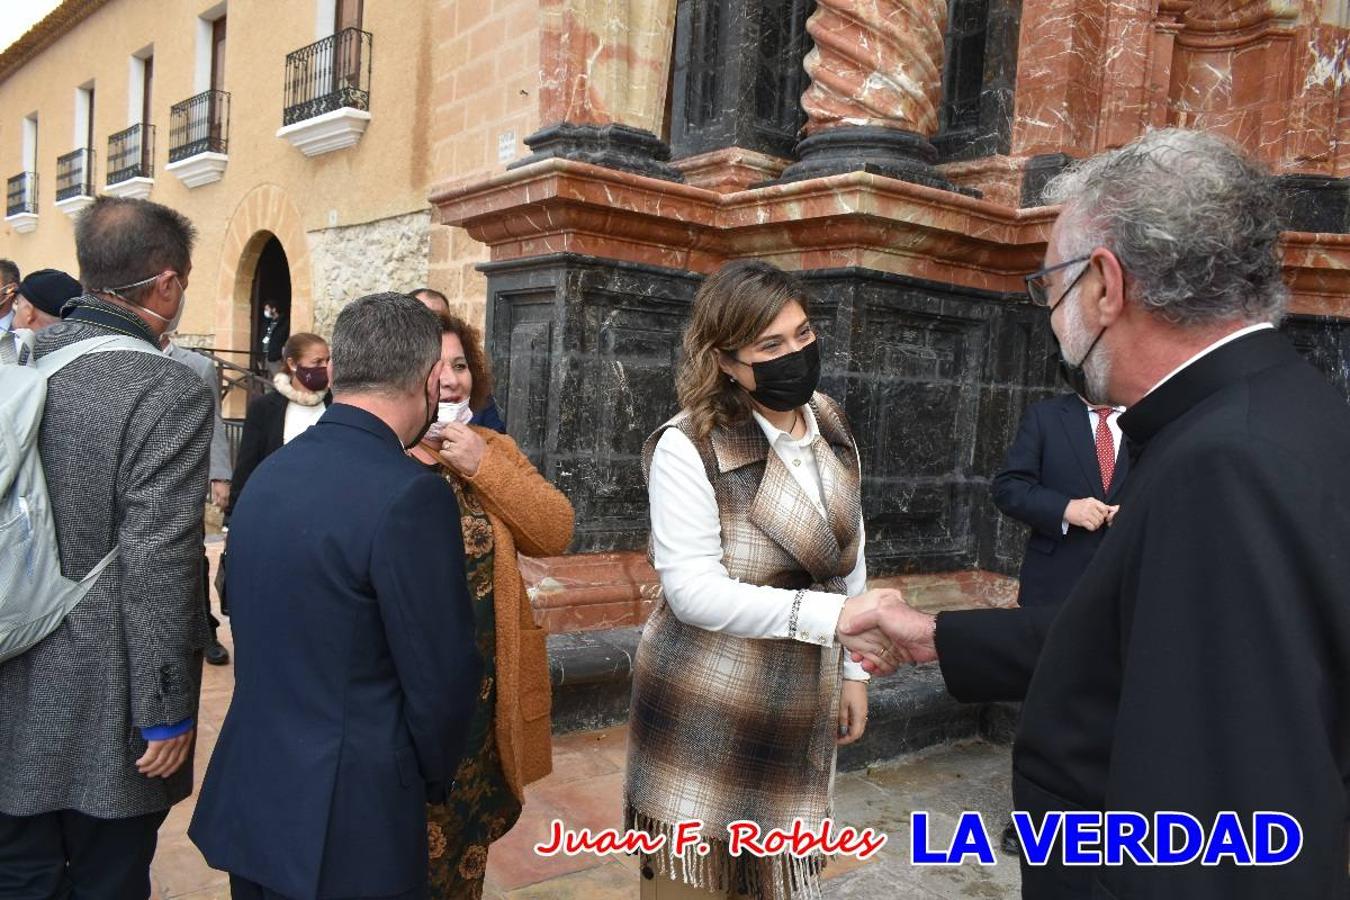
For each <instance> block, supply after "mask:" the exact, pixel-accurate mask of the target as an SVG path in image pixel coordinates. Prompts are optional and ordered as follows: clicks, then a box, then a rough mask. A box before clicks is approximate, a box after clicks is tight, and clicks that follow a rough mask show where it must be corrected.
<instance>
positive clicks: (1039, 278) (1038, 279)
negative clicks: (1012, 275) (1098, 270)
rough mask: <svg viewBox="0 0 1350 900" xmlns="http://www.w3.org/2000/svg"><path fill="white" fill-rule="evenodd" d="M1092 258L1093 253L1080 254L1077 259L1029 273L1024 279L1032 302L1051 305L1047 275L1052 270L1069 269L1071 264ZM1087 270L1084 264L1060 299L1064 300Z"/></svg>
mask: <svg viewBox="0 0 1350 900" xmlns="http://www.w3.org/2000/svg"><path fill="white" fill-rule="evenodd" d="M1091 258H1092V256H1091V254H1089V255H1087V256H1080V257H1077V258H1076V259H1071V260H1068V261H1066V262H1062V263H1059V264H1058V265H1054V266H1047V267H1046V268H1044V269H1041V270H1040V271H1039V272H1032V273H1031V274H1030V275H1027V276H1026V277H1025V278H1023V280H1024V281H1025V282H1026V283H1027V294H1028V295H1029V296H1030V297H1031V302H1032V303H1034V304H1036V305H1037V306H1050V280H1049V278H1048V277H1047V276H1048V275H1050V273H1052V272H1058V271H1059V270H1060V269H1067V268H1068V267H1069V266H1073V265H1077V264H1078V263H1081V262H1087V261H1088V260H1089V259H1091ZM1087 270H1088V267H1087V266H1083V270H1082V271H1081V272H1079V273H1078V274H1077V275H1075V276H1074V279H1073V281H1070V282H1069V286H1068V287H1066V288H1065V289H1064V290H1063V291H1061V292H1060V294H1059V297H1060V300H1063V299H1064V297H1065V296H1067V295H1068V293H1069V291H1071V290H1073V287H1074V285H1076V284H1077V283H1078V279H1080V278H1082V277H1083V272H1086V271H1087ZM1058 305H1059V302H1058V301H1056V302H1055V306H1058ZM1051 309H1052V311H1053V309H1054V307H1051Z"/></svg>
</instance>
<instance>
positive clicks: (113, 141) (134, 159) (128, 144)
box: [108, 124, 155, 184]
mask: <svg viewBox="0 0 1350 900" xmlns="http://www.w3.org/2000/svg"><path fill="white" fill-rule="evenodd" d="M154 177H155V126H153V125H144V124H142V125H132V126H131V127H130V128H124V129H122V130H121V131H119V132H117V133H116V134H114V135H110V136H109V137H108V184H117V183H119V182H122V181H128V180H130V179H132V178H154Z"/></svg>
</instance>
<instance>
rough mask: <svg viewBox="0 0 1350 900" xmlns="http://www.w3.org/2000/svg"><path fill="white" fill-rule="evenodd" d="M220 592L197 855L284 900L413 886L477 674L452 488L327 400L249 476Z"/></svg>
mask: <svg viewBox="0 0 1350 900" xmlns="http://www.w3.org/2000/svg"><path fill="white" fill-rule="evenodd" d="M228 579H229V584H230V594H231V597H232V601H231V613H232V616H231V618H232V624H233V628H234V639H235V688H234V697H233V700H232V702H231V704H230V710H229V712H228V714H227V715H226V717H225V723H224V725H223V726H222V728H221V733H220V739H219V741H218V742H217V744H216V747H215V751H214V753H213V754H212V757H211V764H210V768H209V770H208V771H207V774H206V781H205V783H204V784H203V785H202V791H201V797H200V798H199V799H198V801H197V809H196V814H195V815H194V816H193V821H192V827H191V829H190V831H189V833H190V835H191V836H192V839H193V841H194V842H196V844H197V846H198V847H199V848H201V851H202V853H203V855H204V856H205V857H206V859H207V862H209V863H210V864H211V865H212V866H213V867H215V868H217V869H223V870H226V871H229V872H232V873H235V874H237V875H240V876H242V877H244V878H246V879H248V880H250V881H254V882H257V883H258V884H261V885H264V886H266V887H268V888H270V889H272V890H274V891H277V892H279V893H282V894H285V895H287V896H291V897H297V898H299V897H316V896H317V897H365V896H385V895H389V894H397V893H401V892H404V891H409V890H416V889H418V888H419V887H421V886H423V885H425V881H426V875H427V842H426V812H425V803H426V801H427V799H428V797H429V796H432V797H443V796H444V792H445V789H446V786H448V785H449V783H450V781H451V778H452V776H453V774H454V771H455V767H456V766H457V764H458V761H459V758H460V752H461V750H462V747H463V741H464V737H465V730H466V728H467V725H468V720H469V716H470V714H471V713H472V711H473V708H474V704H475V703H476V701H477V694H478V687H479V678H480V673H481V670H482V662H481V660H480V658H479V656H478V653H477V651H476V650H475V647H474V619H473V612H472V609H471V608H470V604H469V597H468V591H467V587H466V585H465V575H464V545H463V539H462V537H461V533H460V527H459V510H458V508H457V506H456V503H455V496H454V492H453V491H452V490H451V489H450V486H449V485H448V484H446V482H445V481H444V479H442V478H440V477H439V476H438V475H436V474H433V473H431V472H429V471H427V470H425V469H424V468H422V467H421V466H420V465H418V464H417V463H416V462H414V461H412V460H411V459H409V458H408V457H407V456H405V455H404V453H403V448H402V447H401V446H400V444H399V441H398V439H397V437H396V436H395V435H394V433H393V432H392V431H391V430H390V429H389V428H388V427H387V426H386V425H385V424H384V423H383V422H381V421H380V420H379V419H377V418H375V417H374V416H372V415H370V414H369V413H366V412H364V411H362V410H359V409H356V408H355V407H352V406H346V405H342V404H335V405H334V406H332V407H331V408H329V410H328V412H327V413H325V414H324V417H323V418H322V419H321V420H320V421H319V423H318V424H317V425H315V426H314V427H313V428H311V429H309V430H308V431H306V432H305V433H304V434H302V435H301V436H300V437H298V438H296V439H295V440H294V441H292V442H291V443H290V444H288V445H286V447H284V448H283V449H282V450H280V451H278V452H277V453H274V454H273V455H272V456H270V457H269V458H268V459H267V461H266V462H265V463H264V464H263V465H262V466H260V467H259V468H258V470H257V472H255V473H254V475H253V478H252V479H251V481H250V484H249V490H248V493H247V494H245V495H244V496H243V497H242V498H241V499H240V502H239V506H238V508H237V509H236V510H235V512H234V521H233V525H232V527H231V530H230V554H229V564H228Z"/></svg>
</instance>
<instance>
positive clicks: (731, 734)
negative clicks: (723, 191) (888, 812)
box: [624, 393, 861, 898]
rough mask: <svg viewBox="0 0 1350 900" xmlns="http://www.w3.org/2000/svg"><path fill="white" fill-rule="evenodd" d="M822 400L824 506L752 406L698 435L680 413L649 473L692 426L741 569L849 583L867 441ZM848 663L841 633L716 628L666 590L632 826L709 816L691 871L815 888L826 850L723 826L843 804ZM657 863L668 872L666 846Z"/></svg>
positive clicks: (768, 885) (726, 885)
mask: <svg viewBox="0 0 1350 900" xmlns="http://www.w3.org/2000/svg"><path fill="white" fill-rule="evenodd" d="M811 409H812V411H813V412H814V413H815V416H816V422H817V424H818V426H819V430H820V439H819V440H817V442H816V443H815V444H814V446H813V449H814V452H815V456H816V463H817V466H818V467H819V470H820V476H821V487H822V495H823V499H824V503H825V511H826V516H825V517H824V518H822V517H821V515H820V512H819V511H818V510H817V508H816V506H815V505H814V504H813V503H812V502H811V500H810V499H809V498H808V497H807V496H806V493H805V492H804V491H803V490H802V488H801V486H800V485H799V484H798V483H797V481H796V479H794V478H793V477H792V474H791V473H790V472H789V471H788V469H787V466H785V465H784V464H783V461H782V459H781V458H779V456H778V454H777V453H775V452H773V451H772V449H771V448H770V446H769V442H768V440H767V439H766V438H765V436H764V432H763V430H762V429H761V428H760V427H759V425H758V424H757V423H756V422H755V421H754V420H753V419H750V420H748V421H747V422H745V423H743V424H741V425H738V426H735V427H731V428H717V429H714V431H713V433H712V434H711V435H710V436H709V437H708V438H706V439H704V440H699V439H698V437H697V436H696V435H695V433H694V431H693V428H692V426H691V423H690V420H689V416H688V414H687V413H684V412H682V413H680V414H679V415H677V416H676V417H675V418H673V419H671V420H670V421H669V422H667V423H666V424H665V425H663V426H661V428H659V429H657V431H656V432H655V433H654V434H653V435H652V436H651V437H650V438H648V439H647V442H646V444H645V446H644V447H643V471H644V474H645V473H647V472H649V471H650V467H651V459H652V454H653V452H654V451H655V448H656V443H657V441H659V440H660V438H661V435H662V434H663V433H664V432H665V430H666V429H667V428H678V429H680V430H681V431H682V432H684V433H685V435H686V436H688V437H689V439H690V440H691V441H692V442H693V444H694V446H695V447H696V448H697V449H698V451H699V455H700V457H701V458H702V460H703V464H704V470H705V472H706V473H707V475H708V480H709V481H710V482H711V484H712V486H713V493H714V495H715V496H716V498H717V507H718V515H719V518H720V521H721V527H722V552H723V556H722V562H723V564H724V565H725V566H726V569H727V572H728V574H730V575H731V577H733V578H736V579H738V580H740V581H743V582H747V583H750V584H759V585H770V586H773V587H780V588H788V589H796V588H805V587H813V588H815V589H818V590H825V591H831V592H834V593H845V589H844V577H845V576H846V575H847V574H848V573H849V572H850V571H852V570H853V567H854V565H855V564H856V562H857V557H858V553H859V552H860V549H861V548H860V547H859V533H858V532H859V529H858V523H859V519H860V516H861V500H860V493H859V477H858V453H857V448H856V446H855V444H854V441H853V436H852V434H851V432H850V431H849V428H848V424H847V422H846V421H845V419H844V415H843V412H842V410H840V408H839V406H838V405H837V404H836V403H835V402H834V401H833V400H831V399H830V398H828V397H826V396H825V395H824V394H820V393H817V394H816V395H815V396H814V397H812V399H811ZM808 602H809V601H808ZM841 668H842V653H841V650H840V648H839V647H820V646H816V645H814V644H807V643H802V642H800V641H795V640H758V639H749V638H739V637H733V636H731V635H727V634H721V633H718V632H712V631H706V630H704V629H702V628H699V627H697V626H693V625H688V624H685V623H684V622H681V621H680V620H679V619H678V618H677V617H676V616H675V614H674V613H673V612H671V610H670V607H669V605H667V604H666V603H665V602H664V601H658V603H657V606H656V608H655V609H654V610H653V612H652V615H651V618H650V619H649V620H648V622H647V625H646V627H645V628H644V629H643V633H642V639H641V641H640V642H639V644H638V649H637V654H636V657H635V659H634V665H633V701H632V709H631V712H630V716H629V753H628V773H627V783H626V786H625V798H624V799H625V819H626V822H627V825H626V827H628V828H638V829H641V830H643V831H646V832H648V833H650V834H666V835H668V838H667V845H666V846H667V848H669V847H671V846H672V845H673V836H674V832H675V827H676V826H677V824H678V823H679V822H680V821H682V820H687V819H700V820H702V822H703V829H702V838H703V840H704V842H706V843H707V844H709V845H710V846H711V848H712V851H711V852H710V853H708V854H707V855H706V856H699V855H698V854H697V853H696V852H693V850H692V849H691V851H690V852H689V853H686V854H685V856H684V858H683V859H682V860H681V862H682V867H681V868H682V872H683V877H684V880H685V881H686V882H688V883H690V884H694V885H697V886H700V887H707V888H712V889H715V890H718V891H725V890H729V889H737V890H739V891H742V892H745V893H749V894H751V895H754V896H758V897H764V898H780V897H781V898H791V897H799V896H814V895H815V894H817V892H818V879H817V875H818V873H819V871H820V868H821V865H822V862H823V860H822V858H821V857H820V856H814V857H807V858H804V859H796V858H793V857H791V856H789V855H786V854H785V855H782V856H777V857H769V858H765V859H759V858H756V857H753V856H750V855H742V856H741V857H739V858H733V857H731V856H730V855H729V854H728V852H727V830H726V829H727V825H728V824H729V823H731V822H733V821H736V820H737V819H749V820H752V821H754V822H756V823H758V824H759V825H760V827H761V828H762V829H765V830H767V829H770V828H784V829H790V828H791V827H792V821H793V819H798V818H800V819H802V820H803V822H804V823H805V824H806V825H807V826H808V827H812V828H816V827H819V825H820V822H821V820H822V819H824V818H826V817H827V816H829V815H830V808H831V797H832V795H831V789H832V782H833V778H834V762H835V739H836V736H837V735H836V727H837V719H838V706H839V690H840V675H841ZM650 863H651V864H652V865H653V866H654V867H655V868H656V869H657V872H658V875H657V877H668V875H669V872H670V867H671V857H670V855H669V853H668V852H662V853H659V854H657V855H656V856H654V857H652V858H651V859H650Z"/></svg>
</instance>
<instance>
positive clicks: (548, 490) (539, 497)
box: [465, 426, 573, 800]
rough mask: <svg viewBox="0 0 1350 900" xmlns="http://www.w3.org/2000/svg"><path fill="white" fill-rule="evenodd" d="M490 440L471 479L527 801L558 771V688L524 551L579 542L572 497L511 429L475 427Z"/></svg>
mask: <svg viewBox="0 0 1350 900" xmlns="http://www.w3.org/2000/svg"><path fill="white" fill-rule="evenodd" d="M473 430H474V432H475V433H476V434H477V435H478V436H479V437H481V438H482V439H483V440H484V441H485V442H486V443H487V448H486V449H485V450H484V451H483V459H482V461H481V462H480V463H479V464H478V471H477V472H476V473H475V474H474V476H473V477H472V478H468V479H465V481H466V482H467V483H468V484H469V485H470V486H471V487H472V488H473V492H474V494H475V495H476V496H477V497H478V500H479V502H480V503H482V505H483V510H484V512H486V513H487V516H488V520H489V521H490V522H491V523H492V542H493V553H494V557H493V565H492V581H493V587H492V589H493V602H492V606H493V609H494V611H495V612H496V617H497V626H496V627H497V707H496V709H495V710H494V711H493V729H494V731H495V733H496V736H497V748H498V751H499V752H500V753H501V758H502V769H503V771H504V773H505V775H506V782H507V784H509V785H510V786H511V790H512V791H513V792H514V793H515V795H516V796H517V797H519V798H521V799H522V800H523V799H524V796H525V785H527V784H529V783H530V782H532V781H538V780H539V779H540V778H543V777H544V776H545V775H547V774H548V773H549V772H551V771H553V738H552V722H551V721H550V719H549V712H550V709H551V707H552V701H553V693H552V688H551V686H550V683H549V676H548V649H547V646H546V644H545V638H546V637H547V632H546V631H545V630H544V629H542V628H540V627H538V626H537V625H535V623H534V612H533V610H532V609H531V607H530V598H529V596H528V595H527V594H526V593H525V585H524V582H523V581H522V580H521V577H520V565H519V564H518V563H517V561H516V552H517V551H519V552H521V553H523V554H525V555H526V556H557V555H558V554H560V553H563V552H564V551H565V550H566V549H567V545H568V544H570V543H571V542H572V525H573V513H572V504H571V503H569V502H568V500H567V497H565V496H564V495H563V493H562V491H559V490H558V489H557V488H555V487H554V486H553V485H551V484H549V482H548V481H547V480H545V478H544V477H543V476H542V475H540V474H539V472H538V470H537V469H535V467H534V464H533V463H531V462H530V461H529V459H527V458H526V456H525V454H524V453H522V452H521V451H520V448H519V447H517V446H516V442H515V441H513V440H511V438H509V437H507V436H506V435H504V434H498V433H497V432H495V431H492V430H491V429H488V428H480V427H478V426H473Z"/></svg>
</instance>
